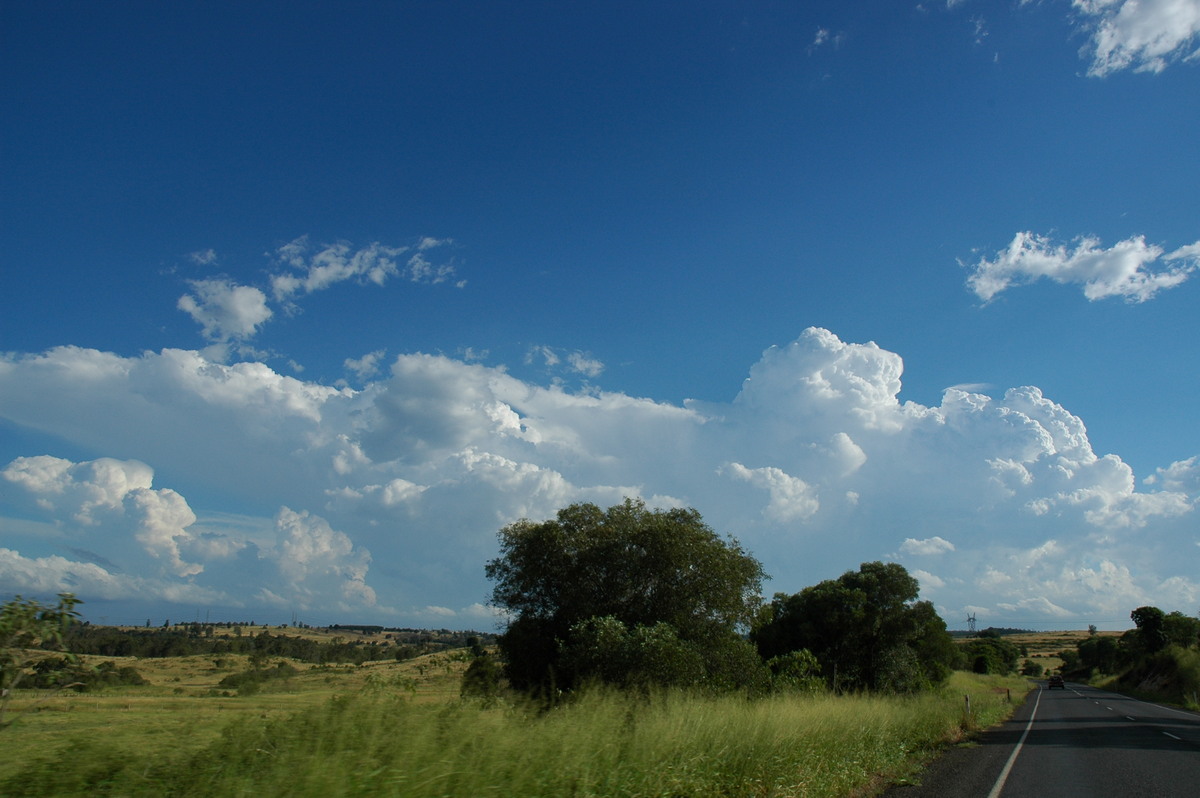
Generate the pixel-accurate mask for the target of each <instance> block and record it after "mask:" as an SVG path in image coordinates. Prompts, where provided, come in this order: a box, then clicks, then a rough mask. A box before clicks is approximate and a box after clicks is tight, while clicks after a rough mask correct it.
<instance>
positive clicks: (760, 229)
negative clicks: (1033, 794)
mask: <svg viewBox="0 0 1200 798" xmlns="http://www.w3.org/2000/svg"><path fill="white" fill-rule="evenodd" d="M1198 53H1200V2H1198V1H1197V0H1182V1H1179V0H1177V1H1176V2H1167V1H1166V0H1143V1H1142V2H1140V3H1134V2H1129V1H1128V0H1074V2H1069V1H1068V0H1042V1H1041V2H1037V0H1026V1H1024V2H1021V1H1016V0H1006V1H1005V2H1000V1H999V0H951V2H925V3H916V2H905V3H895V2H886V3H885V2H863V3H855V4H847V3H835V2H827V3H826V2H806V3H761V2H750V3H746V2H738V3H733V2H696V3H691V4H688V5H687V6H686V7H684V6H681V5H680V4H678V3H657V2H651V3H645V2H639V3H622V2H617V3H612V2H605V3H599V2H597V3H592V2H583V3H570V4H567V3H532V2H527V3H513V4H498V3H471V2H461V3H460V2H444V3H434V2H392V3H382V2H374V3H365V2H339V3H317V2H289V3H267V2H263V3H253V4H244V3H227V2H207V3H171V4H161V3H139V2H122V3H109V4H93V3H82V2H72V3H57V2H36V3H34V2H5V3H3V5H0V69H2V70H3V76H4V79H3V81H0V120H2V121H0V185H2V186H3V192H0V247H2V249H0V251H2V252H3V258H4V266H3V268H2V269H0V353H3V354H0V593H4V594H11V593H23V594H26V595H43V596H52V595H53V594H54V593H55V592H57V591H59V590H68V589H69V590H74V591H75V592H77V593H78V594H79V595H80V596H81V597H82V598H84V599H85V601H86V604H85V605H84V609H85V611H86V613H87V614H88V615H89V617H93V618H94V619H97V620H99V619H101V618H104V619H108V620H109V621H110V622H116V621H125V622H130V621H138V620H143V619H144V618H146V617H152V618H154V619H156V620H159V619H162V618H172V619H175V620H192V619H195V618H196V617H198V616H199V617H203V616H209V617H228V618H234V619H248V618H249V617H253V618H256V619H269V620H272V621H276V622H279V621H285V620H290V618H291V617H292V615H293V613H294V614H295V615H296V616H297V617H299V618H301V619H305V620H308V621H309V622H314V623H322V622H354V621H370V622H379V623H386V624H389V625H410V626H438V627H441V626H448V627H474V628H484V627H489V626H491V625H493V624H494V623H496V618H495V616H494V614H493V613H492V611H491V610H490V608H488V607H486V606H485V603H486V599H487V597H488V595H489V585H488V583H487V581H486V579H485V578H484V575H483V565H484V563H485V562H486V561H487V559H488V558H490V557H492V556H494V555H495V551H496V546H495V542H496V532H497V530H498V529H499V528H500V527H501V526H502V525H503V524H505V523H508V522H510V521H513V520H515V519H517V518H520V517H530V518H535V519H540V518H546V517H550V516H551V515H552V514H553V513H554V512H555V510H557V509H558V508H559V507H562V506H564V505H565V504H568V503H571V502H574V501H593V502H596V503H599V504H602V505H606V504H612V503H616V502H618V501H620V500H621V498H622V497H624V496H626V495H636V496H640V497H644V498H645V499H646V500H647V502H649V503H650V504H654V505H658V506H667V505H672V504H682V505H687V506H694V507H696V509H698V510H699V511H700V512H701V513H702V514H703V515H704V517H705V518H706V520H708V521H709V523H710V524H711V525H712V526H713V527H714V528H715V529H716V530H717V531H719V532H721V533H723V534H731V535H734V536H736V537H737V538H738V539H739V540H741V542H742V543H743V544H744V545H745V546H746V547H747V548H748V549H750V550H751V551H752V552H753V553H754V554H755V555H756V556H758V557H759V558H760V559H761V560H762V561H763V562H764V564H765V566H766V570H767V571H768V573H770V574H771V575H772V577H773V578H772V580H771V581H770V583H769V584H768V585H767V592H768V594H769V593H770V592H773V591H776V590H779V591H786V592H794V591H796V590H799V589H801V588H803V587H805V586H806V585H809V584H813V583H815V582H816V581H819V580H821V579H826V578H831V577H835V576H837V575H839V574H841V573H842V572H843V571H846V570H849V569H853V568H855V567H857V565H858V564H859V563H861V562H864V561H868V560H876V559H891V560H896V561H898V562H901V563H903V564H904V565H905V566H906V567H908V568H909V569H910V570H911V571H913V572H914V573H916V574H917V576H918V578H919V579H920V581H921V583H922V588H923V595H924V597H925V598H928V599H930V600H931V601H933V602H934V603H935V605H936V606H937V607H938V608H939V610H940V611H941V612H942V613H943V615H944V617H946V618H947V620H948V621H949V622H950V625H951V627H956V626H962V619H965V617H966V615H967V614H968V613H974V614H975V615H976V616H977V617H978V619H979V622H980V623H981V624H983V625H1019V626H1026V627H1030V628H1082V627H1083V626H1086V625H1087V624H1088V623H1097V624H1098V625H1100V626H1102V627H1106V628H1127V627H1128V626H1129V625H1130V622H1129V620H1128V614H1129V611H1130V610H1131V609H1133V608H1134V607H1136V606H1139V605H1141V604H1148V603H1150V604H1156V605H1158V606H1161V607H1163V608H1164V609H1168V610H1171V609H1180V610H1184V611H1187V612H1189V613H1193V614H1194V613H1195V612H1196V611H1197V608H1198V607H1200V578H1198V576H1197V575H1198V574H1200V531H1198V530H1200V524H1198V522H1197V508H1196V504H1197V501H1198V498H1200V461H1198V460H1197V456H1198V455H1200V414H1197V412H1196V409H1197V405H1196V398H1195V397H1196V396H1197V395H1198V394H1200V369H1198V368H1197V366H1198V365H1200V350H1198V344H1197V341H1198V338H1197V327H1198V325H1197V322H1196V319H1197V318H1198V315H1197V306H1198V301H1197V300H1198V297H1200V294H1198V293H1197V292H1198V291H1200V287H1198V285H1200V284H1198V281H1197V276H1196V270H1197V268H1198V267H1200V213H1198V208H1200V195H1198V189H1197V187H1198V186H1200V146H1198V145H1197V137H1196V130H1197V129H1200V63H1197V62H1198V61H1200V55H1197V54H1198Z"/></svg>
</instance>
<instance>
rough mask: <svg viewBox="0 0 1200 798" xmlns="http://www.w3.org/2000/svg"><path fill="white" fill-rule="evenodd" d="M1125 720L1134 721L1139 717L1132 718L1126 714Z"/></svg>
mask: <svg viewBox="0 0 1200 798" xmlns="http://www.w3.org/2000/svg"><path fill="white" fill-rule="evenodd" d="M1125 720H1132V721H1136V720H1137V718H1131V717H1129V716H1128V715H1126V716H1125Z"/></svg>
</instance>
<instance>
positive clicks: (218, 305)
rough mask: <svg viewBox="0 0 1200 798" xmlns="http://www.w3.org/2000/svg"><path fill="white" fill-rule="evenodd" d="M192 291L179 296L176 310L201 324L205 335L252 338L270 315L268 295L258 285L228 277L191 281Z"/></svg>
mask: <svg viewBox="0 0 1200 798" xmlns="http://www.w3.org/2000/svg"><path fill="white" fill-rule="evenodd" d="M191 286H192V293H190V294H184V295H183V296H181V297H180V298H179V303H178V305H179V309H180V310H182V311H184V312H185V313H187V314H188V315H189V316H191V317H192V318H193V319H195V320H196V322H197V323H198V324H199V325H200V326H201V328H202V329H203V331H204V336H205V337H206V338H208V339H209V340H212V341H218V342H224V341H230V340H238V339H246V338H250V337H252V336H253V335H254V334H255V333H256V332H257V331H258V328H259V327H260V326H261V325H262V324H263V323H264V322H266V321H267V320H268V319H270V318H271V316H272V315H273V314H272V311H271V309H270V308H269V307H267V297H266V295H265V294H263V292H262V291H260V290H259V289H257V288H254V287H253V286H248V285H237V284H236V283H233V282H231V281H230V280H220V279H213V280H193V281H192V283H191Z"/></svg>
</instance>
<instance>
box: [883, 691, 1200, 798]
mask: <svg viewBox="0 0 1200 798" xmlns="http://www.w3.org/2000/svg"><path fill="white" fill-rule="evenodd" d="M1045 686H1046V685H1045V682H1043V683H1042V687H1043V688H1045ZM920 782H921V783H920V784H919V785H917V786H906V787H893V788H892V789H890V790H888V791H887V793H885V795H886V796H887V798H951V797H953V798H964V796H979V798H1047V796H1053V798H1108V797H1109V796H1111V797H1112V798H1139V797H1140V796H1146V797H1147V798H1174V796H1179V798H1197V796H1200V714H1197V713H1195V712H1185V711H1182V710H1178V709H1172V708H1170V707H1164V706H1160V705H1158V704H1148V703H1145V702H1142V701H1138V700H1136V699H1133V698H1127V697H1126V696H1122V695H1117V694H1115V693H1107V692H1104V691H1102V690H1096V689H1094V688H1091V687H1085V686H1083V685H1077V684H1071V683H1068V684H1067V687H1066V689H1065V690H1059V689H1055V690H1046V689H1042V690H1040V691H1036V692H1034V693H1031V694H1030V696H1029V699H1028V700H1027V701H1026V702H1025V704H1023V705H1022V706H1021V708H1020V709H1019V710H1018V711H1017V713H1016V714H1015V715H1014V717H1013V719H1012V720H1010V721H1008V722H1007V723H1005V724H1004V725H1003V726H1001V727H999V728H997V729H994V730H992V731H989V732H987V733H985V734H984V735H983V736H982V737H981V739H980V740H979V745H977V746H974V747H970V748H960V749H954V750H952V751H950V752H948V753H947V754H946V755H945V756H943V757H941V758H940V759H939V760H938V761H937V762H935V763H934V764H933V765H932V766H930V768H929V769H928V770H927V771H926V772H925V773H924V774H923V775H922V776H921V777H920Z"/></svg>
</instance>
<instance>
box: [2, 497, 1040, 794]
mask: <svg viewBox="0 0 1200 798" xmlns="http://www.w3.org/2000/svg"><path fill="white" fill-rule="evenodd" d="M487 573H488V576H489V577H490V578H491V579H492V580H493V581H494V583H495V591H494V594H493V604H494V605H495V606H497V607H499V608H501V609H502V610H504V611H505V612H506V613H507V614H508V617H509V623H508V626H507V628H506V630H505V631H504V633H503V634H501V635H500V636H499V637H497V638H494V639H491V638H488V637H487V636H479V635H472V636H464V639H462V640H458V641H455V642H457V643H459V646H458V647H454V648H449V647H447V646H448V643H447V642H446V641H444V640H441V641H433V640H423V641H422V640H421V639H420V637H419V635H418V638H417V640H416V641H415V642H416V643H422V644H425V645H428V646H430V648H427V649H426V652H427V653H423V654H418V655H415V656H414V655H413V653H414V652H413V651H412V650H411V648H405V646H413V645H414V641H413V640H402V639H399V638H397V637H395V636H394V634H392V633H389V632H388V630H383V629H382V628H378V627H342V628H340V629H337V630H330V631H326V632H319V631H318V630H307V629H306V630H302V633H301V632H296V631H295V630H289V633H288V634H286V635H285V634H282V633H280V631H279V630H276V633H275V634H272V633H271V632H270V631H269V630H267V629H266V628H262V629H260V630H258V631H257V632H255V631H254V630H253V629H252V628H251V629H246V628H242V627H241V625H237V626H236V628H230V627H228V626H224V627H222V626H220V625H200V624H187V625H181V626H180V627H178V628H171V627H169V626H165V627H164V629H160V630H152V629H149V628H146V629H138V630H131V629H125V630H111V629H107V628H105V627H85V628H83V629H80V628H79V627H80V626H82V625H81V624H78V623H74V622H73V618H74V616H73V609H72V608H73V606H74V603H77V602H75V600H74V598H73V597H64V598H63V600H64V601H66V602H67V605H65V609H66V611H67V612H68V613H72V614H71V617H65V618H64V617H60V616H62V613H63V611H64V610H63V607H64V605H62V604H60V605H59V607H58V608H57V610H55V609H54V608H49V609H47V608H41V609H47V611H48V612H50V615H49V616H46V617H48V618H50V619H52V620H56V621H61V622H62V623H60V624H59V625H58V626H53V627H46V629H43V632H44V636H42V637H39V636H38V635H36V634H35V635H34V636H32V637H30V636H26V637H24V638H21V645H20V646H18V648H19V651H18V652H17V653H15V654H12V656H10V657H9V659H8V660H6V661H7V662H9V666H6V677H5V678H8V679H10V680H11V679H13V678H17V674H18V672H19V678H20V679H21V680H23V688H22V689H21V690H19V691H12V692H11V693H10V694H9V696H8V699H9V700H11V701H12V702H13V707H14V709H18V710H24V711H25V712H24V716H23V718H22V720H21V722H20V723H17V724H15V725H14V726H13V727H12V728H9V729H7V730H5V731H4V732H0V734H3V742H4V744H5V751H6V753H7V754H9V756H8V757H6V758H5V759H4V760H3V761H0V794H3V795H11V796H50V795H53V796H72V795H106V794H108V795H128V796H140V795H155V796H174V795H178V796H192V795H195V796H206V795H221V796H226V795H229V796H236V795H251V794H254V795H258V794H271V795H273V794H280V795H282V794H287V795H320V796H337V795H386V796H393V795H394V796H424V795H430V796H432V795H439V796H445V795H450V796H457V795H463V796H468V795H469V796H486V795H497V796H507V795H522V796H541V795H546V796H572V795H576V796H606V795H621V796H643V795H644V796H661V795H680V796H682V795H687V796H707V795H712V796H718V795H720V796H842V795H850V794H854V795H868V794H871V793H872V792H875V791H878V790H879V789H882V788H883V787H885V786H887V785H888V784H890V783H895V782H898V781H899V782H902V781H905V780H907V779H911V778H913V776H914V774H916V773H917V772H918V771H919V769H920V767H921V766H922V765H923V764H925V763H926V762H927V761H928V760H929V759H931V758H932V757H933V756H934V755H935V753H936V752H937V751H938V750H939V749H940V748H942V747H944V746H946V745H948V744H952V743H954V742H957V741H960V740H962V739H964V738H966V737H969V736H970V735H971V734H972V733H974V732H975V731H977V730H979V729H982V728H986V727H988V726H990V725H992V724H994V723H996V722H998V721H1000V720H1002V719H1004V718H1005V717H1007V716H1008V714H1009V713H1011V712H1012V710H1013V709H1014V708H1015V706H1016V705H1017V704H1018V703H1019V702H1020V701H1021V700H1022V699H1023V697H1024V694H1025V692H1026V691H1027V690H1028V689H1029V688H1030V685H1031V683H1030V682H1029V681H1028V680H1027V679H1024V678H1022V677H1021V676H1020V675H1018V674H1017V670H1018V656H1019V655H1022V654H1025V653H1029V652H1028V651H1027V650H1026V649H1024V648H1022V647H1020V646H1017V645H1014V644H1012V643H1011V642H1009V641H1008V640H1004V639H1000V638H1001V636H1000V635H988V634H984V635H983V636H982V637H981V638H979V639H975V640H970V641H966V642H960V643H957V644H956V643H955V641H954V640H953V639H952V638H951V637H950V635H949V634H948V633H947V631H946V626H945V623H944V622H943V621H942V619H941V618H940V617H938V615H937V613H936V612H935V611H934V609H933V607H932V605H930V604H929V603H928V602H923V601H918V600H917V598H918V593H919V585H918V584H917V581H916V580H915V579H914V578H913V577H912V576H910V575H909V574H908V573H907V571H905V569H904V568H903V567H901V566H900V565H898V564H895V563H886V564H885V563H880V562H874V563H863V564H862V565H861V566H860V567H859V568H858V569H857V570H855V571H847V572H846V573H844V574H842V576H840V577H837V578H834V579H829V580H826V581H824V582H821V583H819V584H817V585H814V586H812V587H809V588H806V589H805V590H803V591H801V592H800V593H797V594H795V595H786V594H777V595H776V596H775V597H774V598H773V599H772V600H771V601H770V602H769V603H765V604H764V602H763V601H762V599H761V597H760V595H759V594H760V592H761V582H762V579H763V578H764V576H765V574H764V573H763V570H762V566H761V565H760V564H759V563H758V561H757V560H755V559H754V558H753V557H752V556H751V555H750V554H749V553H747V552H746V551H744V550H743V549H742V548H741V547H740V546H739V545H738V544H737V542H736V541H733V540H730V539H725V538H721V537H720V536H718V535H717V534H716V533H715V532H713V530H711V529H710V528H709V527H708V526H707V525H706V524H704V522H703V520H702V519H701V518H700V516H699V514H698V513H696V512H695V511H694V510H680V509H676V510H666V511H662V510H648V509H647V508H646V507H645V506H644V505H643V504H642V503H640V502H635V501H631V500H626V501H625V502H624V503H623V504H620V505H616V506H614V507H610V508H608V509H607V510H603V509H601V508H598V507H596V506H594V505H573V506H571V507H568V508H565V509H564V510H562V511H560V512H559V514H558V516H557V517H556V518H555V519H552V520H550V521H545V522H542V523H533V522H529V521H521V522H518V523H516V524H511V525H509V526H507V527H505V528H504V529H502V530H501V532H500V555H499V556H498V557H497V558H496V559H494V560H492V561H491V562H489V563H488V565H487ZM7 606H8V605H6V607H7ZM21 608H22V609H23V611H26V614H25V615H23V616H21V617H22V618H26V617H30V616H29V613H28V612H27V611H28V610H30V609H31V608H32V609H34V610H36V609H39V608H38V607H37V606H36V603H34V604H33V605H30V603H29V602H25V603H24V604H22V605H21ZM55 612H57V613H58V614H57V615H56V614H55ZM34 616H37V613H36V612H35V613H34ZM14 617H15V616H14ZM38 617H40V616H38ZM251 626H253V625H251ZM47 630H48V631H47ZM393 632H394V630H393ZM408 632H413V633H416V630H408ZM381 635H382V636H383V637H381ZM389 635H391V636H389ZM348 637H349V638H350V639H349V640H348V639H347V638H348ZM72 640H73V641H76V642H78V643H79V644H80V648H83V649H85V650H86V651H87V652H90V653H78V652H75V653H63V652H62V651H60V650H59V649H62V648H63V647H64V644H66V643H68V642H69V641H72ZM431 649H432V650H431ZM126 650H137V651H139V652H141V654H142V655H141V656H134V655H132V654H120V653H118V652H121V651H126ZM170 651H186V652H188V653H187V654H184V655H176V656H163V654H164V653H166V652H170ZM199 652H202V653H199ZM382 652H386V654H385V655H383V656H380V654H381V653H382ZM155 654H157V655H155ZM339 659H340V660H341V661H338V660H339ZM17 663H19V664H17ZM66 688H69V689H66ZM74 691H86V692H74ZM114 715H118V716H119V718H120V722H117V723H114Z"/></svg>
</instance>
